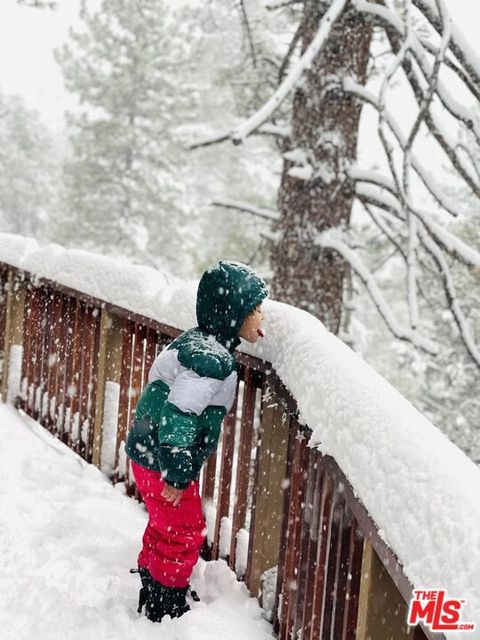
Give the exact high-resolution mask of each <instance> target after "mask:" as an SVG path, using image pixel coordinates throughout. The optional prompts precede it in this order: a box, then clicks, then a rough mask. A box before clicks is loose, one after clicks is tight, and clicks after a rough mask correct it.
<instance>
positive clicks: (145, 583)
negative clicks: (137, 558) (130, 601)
mask: <svg viewBox="0 0 480 640" xmlns="http://www.w3.org/2000/svg"><path fill="white" fill-rule="evenodd" d="M130 573H138V574H139V575H140V580H141V581H142V586H141V588H140V592H139V594H138V609H137V612H138V613H142V609H143V607H144V605H146V604H147V603H148V597H149V593H150V585H151V583H152V582H153V578H152V576H151V575H150V571H149V570H148V569H145V567H141V566H140V565H138V568H137V569H130Z"/></svg>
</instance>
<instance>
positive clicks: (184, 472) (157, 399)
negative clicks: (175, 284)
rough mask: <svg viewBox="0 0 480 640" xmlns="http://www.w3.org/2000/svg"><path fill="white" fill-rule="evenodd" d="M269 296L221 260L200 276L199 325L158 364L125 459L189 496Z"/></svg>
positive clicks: (241, 269)
mask: <svg viewBox="0 0 480 640" xmlns="http://www.w3.org/2000/svg"><path fill="white" fill-rule="evenodd" d="M267 295H268V289H267V285H266V283H265V282H264V280H263V279H262V278H261V277H260V276H258V275H257V274H256V273H255V272H254V271H253V270H252V269H251V268H250V267H248V266H247V265H245V264H242V263H240V262H233V261H226V260H220V261H219V262H218V263H216V264H215V265H213V266H212V267H211V268H209V269H207V271H205V273H204V274H203V275H202V277H201V279H200V282H199V285H198V290H197V302H196V312H197V322H198V325H197V326H196V327H194V328H192V329H189V330H188V331H184V332H183V333H182V334H180V335H179V336H178V337H177V338H175V340H173V342H171V343H170V344H169V345H168V347H167V348H166V349H164V350H163V351H162V352H161V353H160V354H159V355H158V356H157V358H156V359H155V362H154V363H153V365H152V367H151V369H150V372H149V376H148V384H147V386H146V387H145V388H144V390H143V392H142V394H141V396H140V398H139V401H138V404H137V406H136V410H135V419H134V421H133V423H132V425H131V427H130V430H129V433H128V437H127V442H126V445H125V451H126V453H127V455H128V456H129V458H131V459H132V460H134V461H135V462H137V463H138V464H140V465H141V466H143V467H146V468H148V469H151V470H153V471H159V472H161V473H162V475H163V476H164V478H165V481H166V482H167V483H168V484H170V485H172V486H174V487H177V488H180V489H185V488H186V487H188V486H189V484H190V482H191V481H192V480H196V479H197V478H198V475H199V473H200V469H201V467H202V464H203V463H204V461H205V460H206V459H207V458H208V456H209V454H210V453H211V451H212V450H213V449H214V448H215V447H216V445H217V442H218V437H219V435H220V428H221V423H222V420H223V418H224V417H225V415H226V414H227V413H228V411H230V409H231V406H232V404H233V401H234V398H235V393H236V388H237V365H236V360H235V357H234V355H233V354H234V351H235V349H236V347H237V346H238V345H239V344H240V338H239V337H238V332H239V331H240V328H241V326H242V324H243V321H244V320H245V318H246V316H247V315H248V314H249V313H250V312H251V311H252V310H253V309H254V308H255V307H256V306H257V305H258V304H260V303H261V302H262V301H263V300H264V298H265V297H266V296H267Z"/></svg>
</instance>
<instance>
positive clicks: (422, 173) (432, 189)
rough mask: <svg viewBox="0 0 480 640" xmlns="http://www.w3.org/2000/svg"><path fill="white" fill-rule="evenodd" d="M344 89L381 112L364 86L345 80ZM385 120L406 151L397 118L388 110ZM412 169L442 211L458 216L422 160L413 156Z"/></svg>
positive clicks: (451, 202) (404, 140) (349, 79)
mask: <svg viewBox="0 0 480 640" xmlns="http://www.w3.org/2000/svg"><path fill="white" fill-rule="evenodd" d="M343 89H344V90H345V91H347V92H348V93H352V94H354V95H356V96H357V97H358V98H360V99H362V100H363V101H364V102H368V104H370V105H371V106H372V107H374V108H375V109H376V110H377V111H379V110H380V105H379V102H378V99H377V97H376V96H375V95H374V94H373V93H372V92H371V91H369V90H368V89H366V88H365V87H363V86H362V85H360V84H358V83H356V82H355V81H353V80H352V79H351V78H345V79H344V81H343ZM384 118H385V123H386V124H388V126H389V128H390V130H391V132H392V133H393V135H394V136H395V138H396V140H397V142H398V144H399V146H400V147H401V149H405V148H406V145H407V140H406V139H405V136H404V135H403V133H402V130H401V128H400V125H399V124H398V123H397V121H396V119H395V117H394V116H393V115H392V114H391V113H389V112H388V111H387V110H386V109H384ZM411 162H412V168H413V169H414V171H415V172H416V174H417V175H418V177H419V178H420V180H421V181H422V183H423V185H424V186H425V188H426V189H427V190H428V191H429V193H430V194H431V195H432V197H433V198H434V199H435V200H436V202H437V204H439V205H440V207H441V208H442V209H444V210H445V211H447V212H448V213H449V214H450V215H452V216H457V215H458V214H457V206H456V203H455V202H453V201H452V200H451V198H450V197H449V196H448V195H447V194H446V193H445V192H444V190H443V188H442V186H441V185H440V184H439V183H438V182H437V181H436V180H435V178H434V176H433V175H432V174H431V173H430V172H429V171H428V170H427V169H426V168H425V167H424V166H423V163H422V162H421V161H420V159H419V158H418V157H417V156H416V155H415V154H412V156H411Z"/></svg>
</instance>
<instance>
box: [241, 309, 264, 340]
mask: <svg viewBox="0 0 480 640" xmlns="http://www.w3.org/2000/svg"><path fill="white" fill-rule="evenodd" d="M262 321H263V311H262V305H261V304H258V305H257V306H256V307H255V309H253V310H252V311H251V312H250V313H249V314H248V316H247V317H246V318H245V320H244V321H243V324H242V326H241V327H240V331H239V332H238V335H239V336H240V338H245V340H248V342H256V341H257V340H258V337H259V335H260V334H259V333H258V329H259V327H260V325H261V323H262Z"/></svg>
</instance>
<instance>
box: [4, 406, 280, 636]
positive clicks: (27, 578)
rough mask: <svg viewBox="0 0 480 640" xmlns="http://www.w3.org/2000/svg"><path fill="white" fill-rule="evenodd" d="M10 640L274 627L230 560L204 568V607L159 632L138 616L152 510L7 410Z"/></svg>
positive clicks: (254, 632)
mask: <svg viewBox="0 0 480 640" xmlns="http://www.w3.org/2000/svg"><path fill="white" fill-rule="evenodd" d="M0 438H1V443H2V444H1V447H0V504H1V505H2V508H1V511H0V557H1V559H2V561H1V564H0V629H1V637H2V640H33V639H35V640H75V639H77V638H78V639H80V638H81V639H82V640H83V639H84V638H87V637H88V638H95V640H103V639H105V640H107V639H108V640H112V639H115V640H130V639H131V640H138V638H141V639H142V640H148V639H149V638H152V639H153V638H156V639H157V640H158V638H161V639H162V640H174V639H177V638H178V640H207V639H208V640H211V639H212V638H217V637H218V638H229V639H231V640H266V639H267V638H271V634H272V631H271V625H270V624H269V623H268V622H267V621H266V620H265V619H264V618H263V617H262V613H263V612H262V610H261V609H260V607H259V605H258V602H257V600H256V599H254V598H251V597H250V596H249V593H248V591H247V589H246V587H245V585H244V584H242V583H240V582H238V581H237V578H236V576H235V574H234V573H233V572H232V571H231V570H230V569H229V568H228V566H227V564H226V562H225V561H224V560H217V561H212V562H205V561H203V560H200V561H199V562H198V564H197V566H196V567H195V570H194V573H193V576H192V586H193V588H194V589H195V590H196V591H197V592H198V594H199V596H200V598H201V602H199V603H195V602H194V603H191V606H192V610H191V611H190V612H188V613H187V614H185V616H183V617H182V618H180V619H175V620H171V619H170V618H166V619H165V620H164V621H163V622H162V623H161V626H160V625H158V624H154V623H152V622H150V621H148V620H147V619H146V618H145V617H143V616H141V615H140V614H138V613H137V612H136V607H137V594H138V586H139V581H138V577H137V576H136V575H131V574H129V571H128V570H129V568H130V567H134V566H135V564H136V556H137V553H138V550H139V543H140V540H141V536H142V533H143V529H144V527H145V524H146V512H145V510H144V508H143V507H142V506H141V505H140V504H138V503H137V502H136V501H135V500H133V499H131V498H128V497H126V496H125V495H124V494H123V492H122V489H121V485H117V486H116V487H114V486H113V485H112V484H111V483H110V482H109V481H108V479H107V478H106V476H104V475H103V474H102V473H101V472H100V471H99V470H98V469H97V468H96V467H94V466H93V465H89V464H87V463H86V462H84V461H83V460H82V459H81V458H80V457H79V456H77V455H76V454H75V453H74V452H73V451H72V450H71V449H69V448H68V447H66V446H65V445H64V444H62V443H61V442H60V441H59V440H58V439H56V438H55V437H53V436H52V435H50V434H49V433H48V432H47V431H46V430H45V429H44V428H43V427H41V426H40V425H38V424H37V423H36V422H34V421H33V420H31V419H30V418H29V417H28V416H25V415H20V414H19V413H18V412H17V411H16V410H15V409H14V408H13V407H10V406H8V405H5V404H0Z"/></svg>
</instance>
